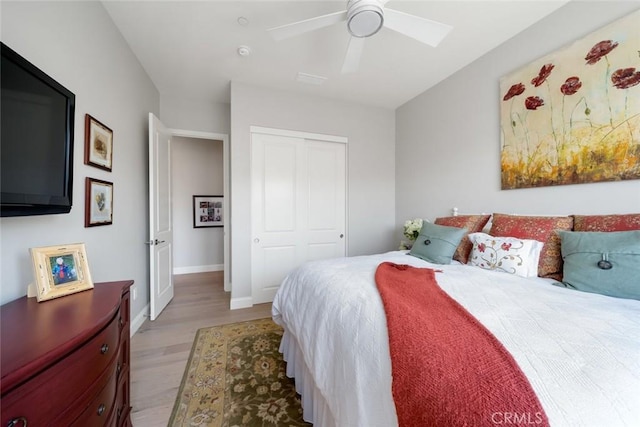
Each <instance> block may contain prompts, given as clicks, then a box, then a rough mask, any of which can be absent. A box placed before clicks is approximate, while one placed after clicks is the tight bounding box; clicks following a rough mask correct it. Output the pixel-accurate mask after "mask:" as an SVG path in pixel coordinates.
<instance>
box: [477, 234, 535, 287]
mask: <svg viewBox="0 0 640 427" xmlns="http://www.w3.org/2000/svg"><path fill="white" fill-rule="evenodd" d="M469 240H471V243H473V248H472V249H471V254H470V255H469V261H468V262H467V264H469V265H473V266H476V267H480V268H484V269H485V270H495V271H502V272H504V273H510V274H515V275H517V276H522V277H536V276H537V275H538V261H540V251H542V246H544V243H542V242H538V241H537V240H527V239H518V238H515V237H494V236H490V235H488V234H485V233H471V234H469Z"/></svg>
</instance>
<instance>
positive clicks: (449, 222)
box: [435, 215, 491, 264]
mask: <svg viewBox="0 0 640 427" xmlns="http://www.w3.org/2000/svg"><path fill="white" fill-rule="evenodd" d="M489 218H491V215H458V216H448V217H443V218H436V220H435V224H438V225H446V226H448V227H458V228H466V229H467V230H469V231H468V232H469V233H476V232H478V231H482V228H483V227H484V226H485V224H486V223H487V221H489ZM471 246H473V245H472V243H471V241H470V240H469V238H468V237H467V236H466V235H465V236H464V237H463V238H462V240H461V241H460V244H459V245H458V248H457V249H456V252H455V253H454V254H453V259H455V260H456V261H459V262H461V263H463V264H466V263H467V261H468V260H469V253H470V252H471Z"/></svg>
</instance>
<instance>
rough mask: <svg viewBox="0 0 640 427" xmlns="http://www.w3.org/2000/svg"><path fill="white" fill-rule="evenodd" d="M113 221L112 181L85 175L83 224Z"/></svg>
mask: <svg viewBox="0 0 640 427" xmlns="http://www.w3.org/2000/svg"><path fill="white" fill-rule="evenodd" d="M112 223H113V183H112V182H107V181H102V180H99V179H95V178H89V177H87V178H86V180H85V207H84V226H85V227H95V226H97V225H109V224H112Z"/></svg>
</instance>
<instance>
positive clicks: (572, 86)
mask: <svg viewBox="0 0 640 427" xmlns="http://www.w3.org/2000/svg"><path fill="white" fill-rule="evenodd" d="M581 87H582V82H581V81H580V78H579V77H575V76H574V77H569V78H568V79H567V80H566V81H565V82H564V84H563V85H562V86H560V92H562V93H563V94H564V95H573V94H575V93H576V92H577V91H578V90H579V89H580V88H581Z"/></svg>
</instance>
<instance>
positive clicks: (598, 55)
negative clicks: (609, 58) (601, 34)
mask: <svg viewBox="0 0 640 427" xmlns="http://www.w3.org/2000/svg"><path fill="white" fill-rule="evenodd" d="M616 46H618V42H614V41H611V40H603V41H601V42H599V43H596V44H595V46H593V47H592V48H591V50H590V51H589V53H587V56H585V57H584V59H585V60H586V61H587V64H589V65H593V64H595V63H596V62H598V61H600V59H602V57H603V56H605V55H608V54H609V52H611V51H612V50H613V49H615V48H616Z"/></svg>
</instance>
